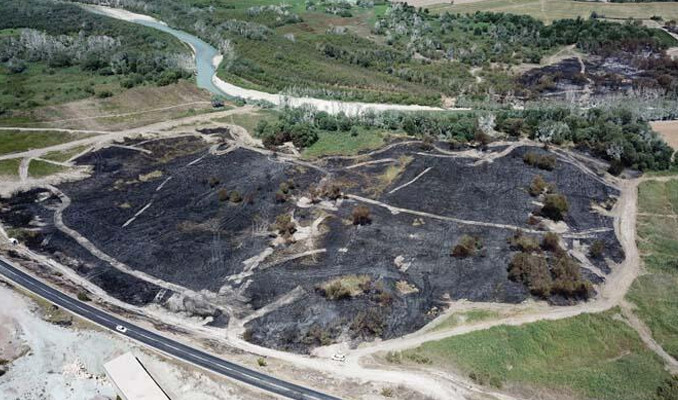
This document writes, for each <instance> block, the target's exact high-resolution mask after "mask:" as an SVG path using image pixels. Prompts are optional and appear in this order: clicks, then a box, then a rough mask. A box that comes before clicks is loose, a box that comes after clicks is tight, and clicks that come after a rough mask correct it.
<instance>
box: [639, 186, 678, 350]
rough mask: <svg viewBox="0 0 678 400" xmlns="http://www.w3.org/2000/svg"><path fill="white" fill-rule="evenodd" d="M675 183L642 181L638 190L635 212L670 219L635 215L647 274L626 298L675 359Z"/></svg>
mask: <svg viewBox="0 0 678 400" xmlns="http://www.w3.org/2000/svg"><path fill="white" fill-rule="evenodd" d="M676 210H678V181H669V182H652V181H650V182H643V183H641V184H640V185H639V187H638V212H639V213H657V214H666V215H668V216H671V215H672V216H674V218H670V217H666V216H642V215H641V216H639V217H638V224H637V230H638V248H639V250H640V252H641V256H642V259H643V263H644V266H645V268H646V270H647V273H646V274H644V275H642V276H640V277H639V278H638V279H637V280H636V281H635V282H634V283H633V285H632V286H631V290H630V291H629V294H628V296H627V298H628V300H629V301H631V302H632V303H634V304H635V305H636V306H637V307H638V309H637V311H636V314H637V315H638V317H639V318H641V319H642V320H643V321H644V322H645V324H647V326H648V327H649V328H650V330H651V331H652V336H653V338H654V339H655V340H656V341H657V343H659V344H660V345H661V346H662V347H663V348H664V350H666V351H667V352H668V353H669V354H671V355H672V356H673V357H678V219H677V218H675V217H676Z"/></svg>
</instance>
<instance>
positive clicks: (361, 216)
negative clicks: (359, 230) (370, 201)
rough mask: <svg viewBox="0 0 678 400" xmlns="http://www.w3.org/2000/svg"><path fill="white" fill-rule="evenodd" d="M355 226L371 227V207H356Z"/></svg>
mask: <svg viewBox="0 0 678 400" xmlns="http://www.w3.org/2000/svg"><path fill="white" fill-rule="evenodd" d="M352 216H353V225H369V224H371V223H372V216H371V215H370V209H369V207H367V206H365V205H359V206H356V207H355V208H354V209H353V213H352Z"/></svg>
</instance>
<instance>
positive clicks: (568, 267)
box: [551, 253, 593, 299]
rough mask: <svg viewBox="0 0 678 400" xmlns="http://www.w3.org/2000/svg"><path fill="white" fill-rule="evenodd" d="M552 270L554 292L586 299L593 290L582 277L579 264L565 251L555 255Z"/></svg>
mask: <svg viewBox="0 0 678 400" xmlns="http://www.w3.org/2000/svg"><path fill="white" fill-rule="evenodd" d="M552 272H553V278H554V279H553V285H552V288H551V290H552V292H553V293H554V294H559V295H562V296H565V297H574V298H584V299H586V298H588V297H589V296H590V294H591V293H592V292H593V288H592V286H591V283H590V282H589V281H586V280H583V279H582V276H581V270H580V268H579V264H578V263H577V262H576V261H575V260H573V259H572V258H570V257H569V256H568V255H567V254H565V253H562V254H560V255H559V256H558V257H556V259H555V261H554V263H553V268H552Z"/></svg>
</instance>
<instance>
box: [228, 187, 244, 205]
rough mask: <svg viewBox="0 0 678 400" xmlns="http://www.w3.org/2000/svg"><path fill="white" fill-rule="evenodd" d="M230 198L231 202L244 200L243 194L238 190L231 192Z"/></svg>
mask: <svg viewBox="0 0 678 400" xmlns="http://www.w3.org/2000/svg"><path fill="white" fill-rule="evenodd" d="M228 200H229V201H230V202H231V203H240V202H241V201H242V195H241V194H240V192H238V191H237V190H234V191H232V192H231V194H229V196H228Z"/></svg>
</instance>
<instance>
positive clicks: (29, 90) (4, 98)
mask: <svg viewBox="0 0 678 400" xmlns="http://www.w3.org/2000/svg"><path fill="white" fill-rule="evenodd" d="M119 82H120V78H119V77H116V76H101V75H97V74H93V73H90V72H84V71H82V70H80V67H68V68H49V67H48V66H47V65H46V64H44V63H30V64H28V66H27V68H26V70H25V71H23V72H21V73H18V74H12V73H9V72H8V71H6V70H5V69H4V68H3V67H1V66H0V107H4V108H6V109H28V108H33V107H38V106H46V105H54V104H60V103H65V102H69V101H73V100H79V99H83V98H87V97H90V96H93V95H94V94H95V93H100V92H103V91H110V92H112V93H114V94H115V93H119V92H121V91H122V90H123V89H122V88H121V87H120V83H119Z"/></svg>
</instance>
